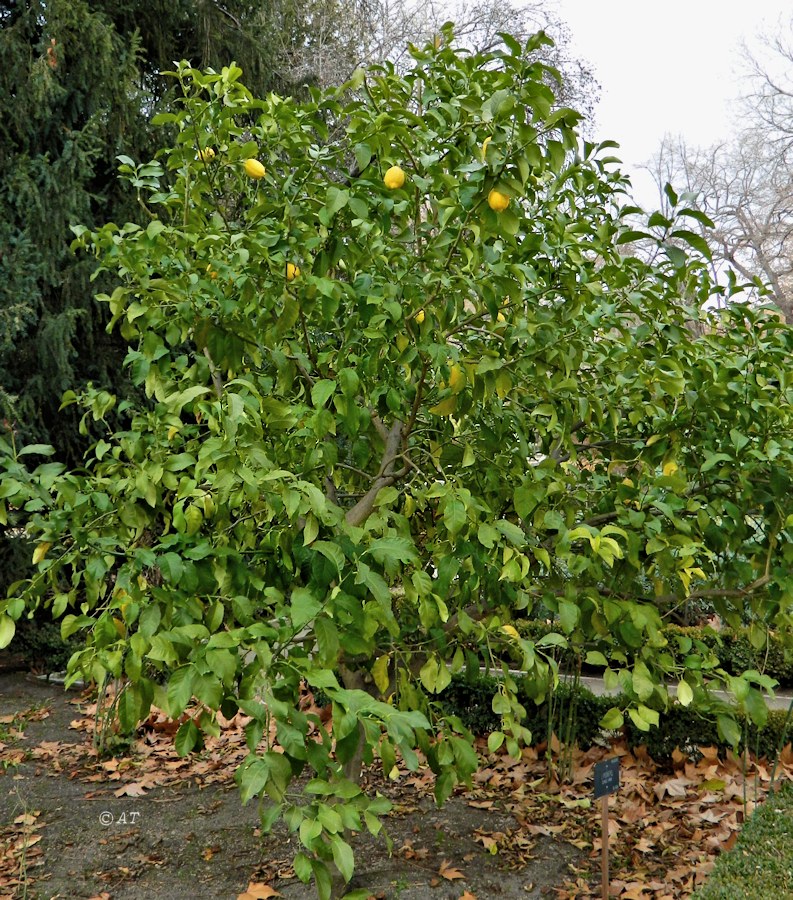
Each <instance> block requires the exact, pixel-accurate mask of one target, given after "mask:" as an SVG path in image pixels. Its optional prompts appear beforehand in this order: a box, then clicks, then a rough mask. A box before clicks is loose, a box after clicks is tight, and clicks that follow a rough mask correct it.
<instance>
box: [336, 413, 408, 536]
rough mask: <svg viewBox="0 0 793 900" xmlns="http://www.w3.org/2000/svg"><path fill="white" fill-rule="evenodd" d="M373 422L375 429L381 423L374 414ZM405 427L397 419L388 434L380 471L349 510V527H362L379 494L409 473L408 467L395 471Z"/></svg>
mask: <svg viewBox="0 0 793 900" xmlns="http://www.w3.org/2000/svg"><path fill="white" fill-rule="evenodd" d="M372 421H373V422H375V427H377V421H380V418H379V416H377V414H374V415H373V416H372ZM380 426H383V423H382V421H380ZM403 427H404V426H403V423H402V422H401V421H400V420H399V419H396V420H395V421H394V424H393V425H392V426H391V428H390V429H389V430H388V431H387V432H386V440H385V448H384V449H383V458H382V461H381V463H380V471H379V472H378V474H377V477H376V478H375V480H374V482H373V483H372V486H371V487H370V488H369V490H368V491H367V492H366V493H365V494H364V495H363V497H361V499H360V500H359V501H358V502H357V503H356V504H355V506H353V507H351V508H350V509H348V510H347V514H346V515H345V517H344V518H345V520H346V522H347V524H348V525H362V524H363V523H364V522H365V521H366V520H367V519H368V518H369V516H370V515H371V512H372V510H373V509H374V502H375V499H376V498H377V494H378V493H379V492H380V491H381V490H382V489H383V488H385V487H389V486H390V485H392V484H393V483H394V482H395V481H397V480H398V479H399V478H401V477H402V476H403V475H404V474H405V473H406V472H407V467H406V468H404V469H400V470H399V471H398V472H395V471H394V463H395V462H396V459H397V456H398V454H399V448H400V445H401V443H402V429H403ZM379 430H380V429H379V428H378V431H379Z"/></svg>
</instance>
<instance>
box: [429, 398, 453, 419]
mask: <svg viewBox="0 0 793 900" xmlns="http://www.w3.org/2000/svg"><path fill="white" fill-rule="evenodd" d="M456 408H457V397H454V396H452V397H447V398H446V399H445V400H441V402H440V403H438V404H436V405H435V406H432V407H430V412H431V413H432V414H433V415H434V416H450V415H451V414H452V413H453V412H454V411H455V409H456Z"/></svg>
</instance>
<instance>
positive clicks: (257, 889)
mask: <svg viewBox="0 0 793 900" xmlns="http://www.w3.org/2000/svg"><path fill="white" fill-rule="evenodd" d="M280 896H281V894H279V893H278V891H277V890H276V889H275V888H271V887H270V886H269V885H268V884H261V883H260V882H253V881H252V882H250V884H249V885H248V889H247V890H246V891H245V892H244V893H242V894H239V895H238V896H237V900H269V898H270V897H280Z"/></svg>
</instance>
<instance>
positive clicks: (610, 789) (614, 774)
mask: <svg viewBox="0 0 793 900" xmlns="http://www.w3.org/2000/svg"><path fill="white" fill-rule="evenodd" d="M619 786H620V758H619V756H612V757H611V759H604V760H603V762H599V763H595V800H597V799H598V798H599V797H605V796H606V794H614V793H616V792H617V791H618V790H619Z"/></svg>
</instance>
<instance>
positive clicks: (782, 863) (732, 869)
mask: <svg viewBox="0 0 793 900" xmlns="http://www.w3.org/2000/svg"><path fill="white" fill-rule="evenodd" d="M780 897H793V785H791V784H790V783H789V782H786V783H785V784H783V785H782V788H781V790H780V791H779V792H778V793H776V794H772V795H771V796H769V798H768V799H767V800H766V801H765V803H763V804H762V806H759V807H758V808H757V809H756V810H755V812H754V814H753V815H752V817H751V818H750V819H749V821H748V822H747V823H746V825H745V826H744V828H743V831H742V832H741V834H740V836H739V837H738V842H737V843H736V845H735V846H734V847H733V848H732V850H730V851H728V852H727V853H724V854H722V856H720V857H719V859H718V860H717V861H716V867H715V869H714V870H713V872H712V873H711V875H710V878H709V879H708V881H707V882H706V883H705V885H703V887H701V888H700V889H699V890H698V891H697V892H696V893H695V894H693V898H692V900H746V898H752V900H779V898H780Z"/></svg>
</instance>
